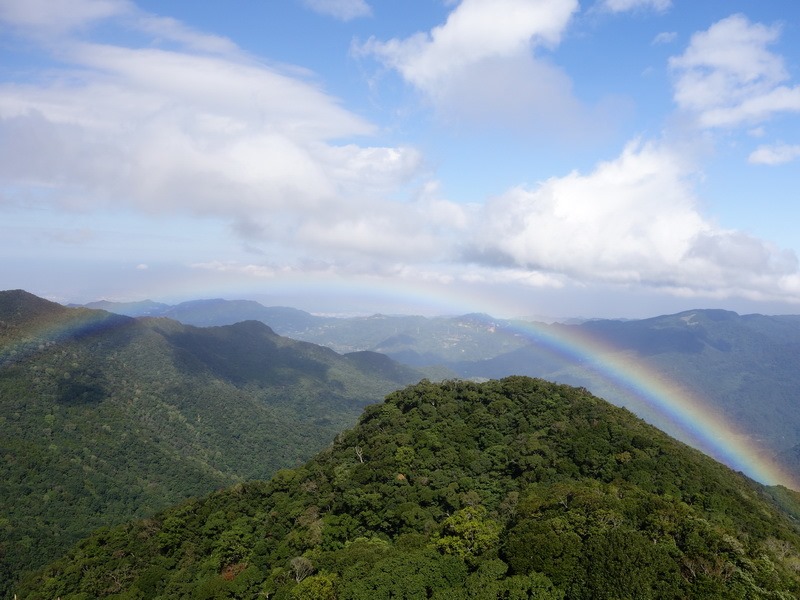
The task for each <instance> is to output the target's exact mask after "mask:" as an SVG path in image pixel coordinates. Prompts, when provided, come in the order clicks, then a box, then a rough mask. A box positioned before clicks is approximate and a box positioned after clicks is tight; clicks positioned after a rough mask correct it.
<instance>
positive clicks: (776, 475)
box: [0, 282, 800, 490]
mask: <svg viewBox="0 0 800 600" xmlns="http://www.w3.org/2000/svg"><path fill="white" fill-rule="evenodd" d="M295 283H296V282H295ZM367 283H368V282H367ZM261 285H262V286H263V283H262V284H261ZM262 289H263V288H262ZM365 289H366V284H365ZM405 292H406V295H407V294H408V290H407V289H406V290H405ZM198 297H200V296H198ZM426 300H427V301H429V302H430V300H431V299H430V298H429V297H427V295H426ZM463 302H464V298H463V297H461V298H459V299H458V302H455V303H454V304H455V305H459V306H460V307H463ZM445 304H446V303H445V301H444V300H443V299H442V298H439V299H437V300H436V301H435V305H436V306H437V307H438V308H442V307H444V306H445ZM451 306H452V305H451ZM513 323H514V325H513V327H511V328H505V327H504V328H503V330H505V331H506V333H508V334H509V335H523V336H525V337H526V338H528V339H530V340H531V342H534V343H536V344H538V345H539V347H541V348H542V349H544V350H546V351H548V352H551V353H553V354H554V355H557V356H559V357H561V358H564V357H566V358H568V359H569V361H570V362H571V363H573V364H576V365H579V366H580V369H581V371H580V376H581V377H582V378H586V377H587V376H588V377H589V378H590V379H591V380H592V384H591V387H592V388H594V391H595V393H597V395H600V396H603V397H605V398H606V399H607V400H609V401H611V402H613V403H614V404H618V405H623V406H628V405H629V406H631V407H635V408H632V410H633V412H636V413H637V414H639V416H641V417H643V418H645V419H646V420H648V421H649V422H651V423H652V424H654V425H656V426H657V427H659V428H661V429H663V430H664V431H666V432H667V433H669V434H670V435H672V436H673V437H676V438H678V439H680V440H681V441H683V442H685V443H687V444H689V445H691V446H693V447H695V448H697V449H699V450H701V451H703V452H704V453H706V454H708V455H709V456H711V457H713V458H715V459H716V460H718V461H720V462H722V463H724V464H726V465H727V466H729V467H730V468H732V469H734V470H736V471H741V472H742V473H744V474H745V475H747V476H748V477H751V478H752V479H755V480H756V481H759V482H761V483H764V484H767V485H775V484H781V485H785V486H787V487H790V488H792V489H796V490H800V478H798V476H796V475H794V474H792V473H791V472H789V471H788V470H786V469H784V468H782V467H781V466H780V465H778V464H777V463H776V462H775V461H774V460H773V458H772V457H771V455H770V453H769V452H768V451H767V450H766V449H765V448H762V447H760V446H759V445H758V443H757V442H756V441H755V440H753V439H752V437H751V436H749V435H747V434H745V433H743V432H742V431H740V430H737V428H736V427H734V426H733V424H731V423H730V422H729V421H728V420H727V419H726V418H725V417H724V416H723V415H721V414H720V413H719V412H718V411H716V410H714V409H712V408H711V407H709V406H708V405H707V403H706V402H704V401H703V400H702V399H701V398H700V397H698V396H697V395H696V394H693V393H692V392H691V391H690V390H688V389H686V388H684V387H682V386H681V385H679V384H678V383H677V382H675V381H672V380H671V379H669V378H667V377H665V376H664V375H663V374H662V373H659V372H658V371H657V370H656V369H654V368H652V367H650V366H649V365H647V364H646V363H645V362H643V361H642V360H640V359H638V358H637V357H635V356H633V355H632V354H631V353H629V352H623V351H621V350H619V349H617V348H614V347H612V346H611V345H609V344H608V343H607V342H605V341H603V340H600V339H597V338H594V337H592V336H590V335H589V334H587V333H586V332H584V331H581V330H580V329H578V328H576V327H569V326H557V325H546V324H543V323H534V322H520V321H514V322H513ZM121 325H122V320H117V319H107V320H100V321H98V320H97V319H91V318H89V317H87V316H83V317H76V318H75V319H73V320H70V321H69V322H68V323H66V324H60V325H57V326H54V325H50V326H47V325H45V326H44V327H42V328H41V329H39V330H37V331H36V332H32V333H31V336H32V337H35V338H36V339H38V340H49V341H59V340H62V339H65V338H67V337H71V336H76V335H78V336H80V335H86V334H90V333H92V332H96V331H98V330H99V329H102V328H114V327H119V326H121ZM498 331H500V329H498ZM35 351H36V346H35V344H34V345H32V344H28V345H27V346H26V347H25V348H23V347H19V348H13V347H10V346H7V347H5V348H2V352H1V353H0V365H2V363H3V362H4V361H5V360H8V359H9V357H11V356H12V355H13V360H14V361H15V362H16V361H19V360H21V359H23V358H24V357H25V355H26V354H27V353H30V352H35ZM603 392H607V393H603Z"/></svg>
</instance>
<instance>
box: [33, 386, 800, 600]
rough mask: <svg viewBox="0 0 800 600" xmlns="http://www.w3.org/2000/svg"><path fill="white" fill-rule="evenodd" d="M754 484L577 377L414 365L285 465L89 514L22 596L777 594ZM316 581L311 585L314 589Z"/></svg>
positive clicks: (772, 554)
mask: <svg viewBox="0 0 800 600" xmlns="http://www.w3.org/2000/svg"><path fill="white" fill-rule="evenodd" d="M799 548H800V534H799V533H798V530H797V528H796V524H795V521H793V520H792V519H791V518H790V517H789V516H787V515H786V514H785V513H783V512H782V511H781V510H780V509H779V508H778V506H777V505H776V503H775V502H774V501H773V500H772V498H771V496H770V495H769V494H768V490H765V488H763V487H762V486H760V485H758V484H756V483H754V482H752V481H750V480H748V479H747V478H745V477H744V476H742V475H740V474H736V473H733V472H731V471H730V470H729V469H727V468H726V467H724V466H722V465H720V464H718V463H716V462H714V461H713V460H711V459H709V458H708V457H706V456H704V455H702V454H701V453H699V452H697V451H694V450H692V449H690V448H688V447H687V446H685V445H683V444H681V443H679V442H676V441H675V440H673V439H671V438H669V437H668V436H666V435H665V434H663V433H661V432H659V431H658V430H656V429H654V428H653V427H650V426H648V425H646V424H645V423H644V422H642V421H640V420H639V419H637V418H635V417H634V416H633V415H631V414H630V413H629V412H627V411H625V410H623V409H619V408H615V407H613V406H611V405H609V404H607V403H606V402H604V401H602V400H600V399H598V398H595V397H594V396H592V395H591V394H589V393H588V392H587V391H586V390H584V389H580V388H573V387H569V386H564V385H556V384H552V383H548V382H544V381H541V380H533V379H528V378H524V377H511V378H507V379H504V380H500V381H490V382H487V383H484V384H476V383H469V382H463V381H449V382H443V383H441V384H432V383H429V382H422V383H420V384H418V385H415V386H412V387H408V388H406V389H404V390H401V391H398V392H395V393H393V394H390V395H389V396H388V397H387V399H386V401H385V402H384V403H382V404H377V405H372V406H369V407H367V408H366V410H365V411H364V413H363V415H362V417H361V419H360V421H359V423H358V425H357V426H356V428H354V429H352V430H350V431H347V432H345V433H343V434H341V435H339V436H337V438H336V440H335V442H334V443H333V445H332V446H331V447H330V448H329V449H327V450H325V451H323V452H322V453H320V454H318V455H317V457H316V458H315V459H313V460H312V461H310V462H308V463H306V464H305V465H304V466H302V467H298V468H295V469H284V470H280V471H278V472H277V473H276V474H275V475H274V476H273V477H272V479H271V480H270V481H269V482H251V483H244V484H238V485H236V486H235V487H233V488H230V489H228V490H225V491H220V492H216V493H214V494H212V495H210V496H207V497H205V498H202V499H195V500H189V501H187V502H185V503H183V504H181V505H179V506H177V507H175V508H172V509H169V510H167V511H165V512H163V513H161V514H159V515H157V516H156V517H154V518H152V519H148V520H144V521H138V522H133V523H129V524H127V525H124V526H121V527H117V528H114V529H105V530H102V531H100V532H97V533H95V534H94V535H93V536H92V537H90V538H88V539H86V540H84V541H83V542H81V543H80V544H78V545H77V546H76V547H74V548H73V549H72V550H71V551H70V553H69V554H68V555H66V556H65V557H64V558H62V559H61V560H59V561H56V562H55V563H53V564H51V565H50V566H49V567H47V568H46V569H44V570H42V571H40V572H39V573H37V574H36V575H35V576H32V577H29V578H28V579H27V580H26V581H25V582H24V584H22V585H21V586H19V589H18V590H17V591H18V593H19V594H20V596H21V597H24V598H30V599H37V598H54V597H61V598H62V599H67V598H73V599H75V598H84V597H107V598H136V597H147V598H258V597H264V596H267V597H269V598H272V599H287V600H289V599H292V598H310V597H318V598H325V597H328V598H336V599H339V600H365V599H369V600H380V599H383V598H386V599H389V598H392V599H395V598H408V599H417V598H439V599H445V598H446V599H448V600H459V599H465V600H466V599H468V598H469V599H473V598H476V599H493V600H494V599H512V598H513V599H517V598H553V599H555V598H575V599H584V598H587V599H588V598H676V599H677V598H793V597H797V596H798V594H800V575H799V574H798V573H799V572H800V571H799V570H798V565H800V554H799V553H798V549H799ZM315 594H316V596H315Z"/></svg>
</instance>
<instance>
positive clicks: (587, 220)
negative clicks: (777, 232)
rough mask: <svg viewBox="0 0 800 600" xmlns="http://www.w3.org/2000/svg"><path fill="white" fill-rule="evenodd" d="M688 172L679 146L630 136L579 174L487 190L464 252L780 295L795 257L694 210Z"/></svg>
mask: <svg viewBox="0 0 800 600" xmlns="http://www.w3.org/2000/svg"><path fill="white" fill-rule="evenodd" d="M694 176H695V173H694V171H693V169H692V167H690V165H689V163H688V162H686V161H685V157H684V156H683V152H680V151H677V150H673V149H670V148H669V147H666V146H664V145H658V144H654V143H646V144H642V143H640V142H634V143H631V144H629V145H628V146H627V147H626V148H625V150H624V151H623V152H622V154H621V155H620V156H619V157H618V158H616V159H615V160H612V161H608V162H604V163H601V164H599V165H598V166H597V167H596V168H595V169H594V171H592V172H591V173H589V174H586V175H584V174H580V173H577V172H573V173H570V174H569V175H567V176H565V177H561V178H552V179H549V180H547V181H545V182H543V183H541V184H540V185H539V186H538V187H536V188H534V189H526V188H522V187H519V188H515V189H512V190H510V191H508V192H506V193H505V194H503V195H502V196H500V197H498V198H495V199H494V200H493V201H492V202H490V203H489V204H488V205H487V206H486V208H485V213H484V214H483V216H482V218H481V219H480V223H481V227H480V230H479V231H478V233H477V237H476V242H475V246H474V247H472V248H471V249H470V250H469V252H468V254H467V258H470V259H472V260H476V261H479V262H481V263H483V264H487V265H499V266H503V267H504V268H524V269H527V270H529V271H531V272H538V273H545V274H562V275H564V276H566V277H569V278H572V279H573V280H575V281H585V282H590V281H594V282H598V283H613V284H645V285H648V286H654V287H659V288H666V289H672V290H681V289H683V290H685V289H690V290H693V291H694V292H706V293H710V292H711V291H712V290H724V293H727V294H737V295H747V294H753V293H772V294H775V295H785V294H786V293H787V291H786V290H785V289H784V281H785V279H786V278H787V277H790V276H793V275H795V274H796V273H797V259H796V257H795V256H794V255H793V254H792V253H789V252H782V251H780V250H777V249H775V248H772V247H771V246H769V245H768V244H766V243H765V242H762V241H761V240H758V239H756V238H753V237H752V236H749V235H747V234H745V233H742V232H738V231H730V230H722V229H720V228H718V227H716V226H715V225H714V224H713V223H711V222H709V221H708V220H706V219H705V218H703V216H702V215H701V214H700V213H699V212H698V210H697V208H696V200H695V198H694V195H693V177H694Z"/></svg>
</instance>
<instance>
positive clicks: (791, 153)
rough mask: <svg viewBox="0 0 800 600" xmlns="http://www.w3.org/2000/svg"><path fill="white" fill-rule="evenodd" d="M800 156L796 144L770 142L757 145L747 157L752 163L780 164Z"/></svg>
mask: <svg viewBox="0 0 800 600" xmlns="http://www.w3.org/2000/svg"><path fill="white" fill-rule="evenodd" d="M797 158H800V145H798V144H794V145H792V144H772V145H764V146H759V147H758V148H756V149H755V150H754V151H753V152H751V153H750V156H749V157H748V159H747V160H748V162H750V163H752V164H754V165H782V164H785V163H788V162H792V161H793V160H796V159H797Z"/></svg>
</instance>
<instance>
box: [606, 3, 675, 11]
mask: <svg viewBox="0 0 800 600" xmlns="http://www.w3.org/2000/svg"><path fill="white" fill-rule="evenodd" d="M600 6H601V7H602V8H603V9H604V10H608V11H610V12H614V13H620V12H628V11H633V10H643V9H647V10H655V11H656V12H666V11H668V10H669V9H670V8H672V0H601V3H600Z"/></svg>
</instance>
